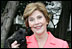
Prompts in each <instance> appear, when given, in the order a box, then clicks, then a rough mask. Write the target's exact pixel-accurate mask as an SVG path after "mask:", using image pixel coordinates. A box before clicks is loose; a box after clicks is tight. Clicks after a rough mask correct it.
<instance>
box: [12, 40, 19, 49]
mask: <svg viewBox="0 0 72 49" xmlns="http://www.w3.org/2000/svg"><path fill="white" fill-rule="evenodd" d="M19 45H20V44H17V41H14V42H13V43H12V44H11V48H19Z"/></svg>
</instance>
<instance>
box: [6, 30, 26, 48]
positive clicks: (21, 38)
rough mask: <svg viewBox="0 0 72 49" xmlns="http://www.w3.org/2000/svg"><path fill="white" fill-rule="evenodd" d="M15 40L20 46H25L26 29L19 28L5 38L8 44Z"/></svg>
mask: <svg viewBox="0 0 72 49" xmlns="http://www.w3.org/2000/svg"><path fill="white" fill-rule="evenodd" d="M15 40H16V41H17V42H18V44H20V46H19V47H20V48H26V47H27V44H26V30H25V29H19V30H18V31H16V32H15V33H14V34H13V35H12V36H11V37H10V38H8V39H7V42H8V44H9V46H10V45H11V44H12V43H13V42H14V41H15Z"/></svg>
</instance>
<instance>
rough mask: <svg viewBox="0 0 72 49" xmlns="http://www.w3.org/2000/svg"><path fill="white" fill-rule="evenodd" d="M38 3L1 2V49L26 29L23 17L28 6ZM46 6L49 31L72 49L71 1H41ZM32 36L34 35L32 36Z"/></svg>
mask: <svg viewBox="0 0 72 49" xmlns="http://www.w3.org/2000/svg"><path fill="white" fill-rule="evenodd" d="M30 2H37V1H1V48H4V45H5V41H6V39H7V38H8V37H10V36H11V35H12V34H13V33H14V32H15V31H17V30H19V28H23V29H25V28H26V26H25V24H24V19H23V17H22V15H23V12H24V9H25V7H26V5H27V4H28V3H30ZM39 2H42V3H44V4H45V6H46V8H47V11H48V14H49V15H50V22H49V25H48V26H47V29H48V30H49V31H51V32H52V34H53V35H54V36H55V37H57V38H60V39H63V40H66V41H67V42H68V44H69V47H70V48H71V1H39ZM30 35H32V34H30Z"/></svg>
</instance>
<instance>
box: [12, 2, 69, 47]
mask: <svg viewBox="0 0 72 49" xmlns="http://www.w3.org/2000/svg"><path fill="white" fill-rule="evenodd" d="M23 17H24V20H25V24H26V27H27V28H28V27H30V28H31V30H32V31H33V33H34V34H33V35H31V36H27V37H26V40H27V48H69V46H68V43H67V42H66V41H64V40H61V39H58V38H55V37H54V36H53V35H52V34H51V32H49V31H47V25H48V23H49V16H48V12H47V9H46V8H45V5H44V4H43V3H41V2H36V3H30V4H28V5H27V6H26V8H25V11H24V14H23ZM19 45H20V44H17V41H15V42H14V43H12V44H11V47H12V48H18V46H19Z"/></svg>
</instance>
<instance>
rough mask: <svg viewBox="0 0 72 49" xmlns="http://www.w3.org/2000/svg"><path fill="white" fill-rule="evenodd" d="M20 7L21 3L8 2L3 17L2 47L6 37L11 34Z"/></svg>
mask: <svg viewBox="0 0 72 49" xmlns="http://www.w3.org/2000/svg"><path fill="white" fill-rule="evenodd" d="M18 5H19V1H8V2H7V5H6V7H5V10H4V12H3V15H1V46H4V41H5V39H6V35H7V34H8V32H9V29H10V26H11V23H12V19H13V18H14V16H15V13H16V10H17V6H18Z"/></svg>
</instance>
